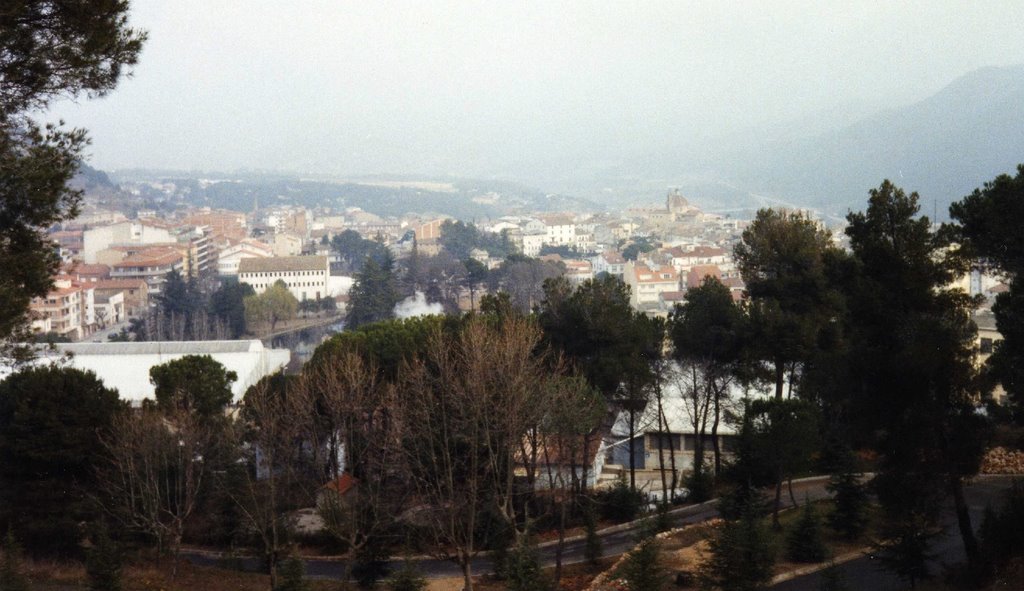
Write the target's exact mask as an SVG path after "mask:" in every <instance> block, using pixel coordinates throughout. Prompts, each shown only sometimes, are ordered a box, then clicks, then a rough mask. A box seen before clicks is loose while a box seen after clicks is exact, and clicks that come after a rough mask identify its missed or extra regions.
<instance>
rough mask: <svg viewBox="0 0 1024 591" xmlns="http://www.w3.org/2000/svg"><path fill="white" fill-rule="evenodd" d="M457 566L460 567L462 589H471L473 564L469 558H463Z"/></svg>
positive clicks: (467, 590)
mask: <svg viewBox="0 0 1024 591" xmlns="http://www.w3.org/2000/svg"><path fill="white" fill-rule="evenodd" d="M459 566H461V567H462V581H463V583H462V591H473V565H471V564H470V562H469V558H468V557H466V558H464V559H463V560H462V564H460V565H459Z"/></svg>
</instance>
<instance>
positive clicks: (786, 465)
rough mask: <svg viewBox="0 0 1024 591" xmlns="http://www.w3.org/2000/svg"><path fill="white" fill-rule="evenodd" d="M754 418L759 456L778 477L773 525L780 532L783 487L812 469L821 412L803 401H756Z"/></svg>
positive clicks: (791, 489) (752, 408)
mask: <svg viewBox="0 0 1024 591" xmlns="http://www.w3.org/2000/svg"><path fill="white" fill-rule="evenodd" d="M748 411H749V413H750V414H751V415H752V416H753V418H754V422H753V426H754V433H755V437H756V442H757V447H758V456H759V458H760V460H761V461H763V462H764V465H765V467H766V468H768V469H769V470H771V472H772V473H773V475H774V477H775V500H774V503H773V506H772V525H773V526H774V527H775V528H776V529H779V528H781V527H782V526H781V524H780V523H779V509H780V507H781V504H782V483H783V481H785V480H786V479H789V480H790V487H789V491H790V500H792V502H793V505H794V506H796V499H793V498H792V495H793V487H792V479H793V475H794V474H799V473H800V472H803V471H805V470H808V469H810V467H811V455H812V454H813V453H814V451H815V450H816V449H817V448H818V422H819V421H818V409H817V408H816V407H815V406H814V405H813V404H812V403H809V402H807V401H804V400H778V399H772V400H755V401H753V402H752V403H751V404H750V406H749V407H748Z"/></svg>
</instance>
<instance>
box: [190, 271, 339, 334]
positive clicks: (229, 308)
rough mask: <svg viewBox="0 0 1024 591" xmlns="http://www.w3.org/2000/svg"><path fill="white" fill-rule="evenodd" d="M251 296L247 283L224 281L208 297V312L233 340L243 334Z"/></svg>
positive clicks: (252, 292)
mask: <svg viewBox="0 0 1024 591" xmlns="http://www.w3.org/2000/svg"><path fill="white" fill-rule="evenodd" d="M253 295H256V292H255V291H253V288H252V286H251V285H249V284H248V283H240V282H238V281H233V280H224V282H223V283H221V286H220V288H219V289H218V290H217V291H215V292H213V294H212V295H211V296H210V312H211V313H212V314H213V315H214V316H216V317H217V318H219V319H221V321H222V322H224V323H225V324H227V326H228V329H229V330H230V335H231V338H233V339H237V338H239V337H241V336H242V335H243V334H245V299H246V298H247V297H250V296H253ZM328 299H329V298H328ZM331 301H333V300H331Z"/></svg>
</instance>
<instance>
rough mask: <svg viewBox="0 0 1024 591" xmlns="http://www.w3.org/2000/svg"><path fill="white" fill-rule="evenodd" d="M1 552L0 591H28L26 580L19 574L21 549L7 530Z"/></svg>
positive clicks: (12, 533) (12, 534)
mask: <svg viewBox="0 0 1024 591" xmlns="http://www.w3.org/2000/svg"><path fill="white" fill-rule="evenodd" d="M2 550H3V560H0V591H29V586H28V579H27V578H26V577H25V575H24V574H22V572H21V547H20V546H19V545H18V542H17V541H16V540H15V539H14V532H12V531H11V530H7V536H6V537H5V538H4V545H3V548H2Z"/></svg>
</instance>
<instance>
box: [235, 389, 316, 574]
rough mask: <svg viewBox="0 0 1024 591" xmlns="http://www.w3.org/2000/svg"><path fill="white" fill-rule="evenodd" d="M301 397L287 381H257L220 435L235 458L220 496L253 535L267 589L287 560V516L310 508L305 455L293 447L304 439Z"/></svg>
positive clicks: (305, 413)
mask: <svg viewBox="0 0 1024 591" xmlns="http://www.w3.org/2000/svg"><path fill="white" fill-rule="evenodd" d="M306 392H307V391H306V390H305V389H304V388H302V387H300V386H298V385H296V384H293V383H292V382H291V381H289V380H271V379H268V378H264V379H263V380H260V381H259V382H258V383H256V384H255V385H253V386H252V387H251V388H249V390H248V391H246V393H245V397H244V398H243V402H242V408H241V412H240V417H239V419H238V420H237V421H235V422H233V423H231V424H230V428H229V429H228V431H227V433H226V436H227V437H228V438H230V440H231V441H232V442H233V443H234V449H235V450H237V453H238V457H237V458H236V461H234V462H232V468H231V469H230V470H229V471H228V473H227V474H225V475H224V478H225V479H224V480H223V481H222V483H221V486H222V491H223V493H224V494H225V495H226V496H227V497H228V498H230V499H231V502H232V503H233V504H234V506H235V508H236V509H237V510H238V512H239V515H240V518H241V522H242V526H243V527H245V528H247V529H248V530H249V531H251V532H252V533H253V534H254V535H255V537H256V539H257V543H258V544H259V548H260V551H261V554H262V557H263V563H264V565H265V566H266V568H267V569H268V571H269V574H270V588H271V589H272V590H273V589H276V588H277V585H278V583H279V573H278V567H279V566H280V565H281V563H282V561H283V560H285V558H287V556H288V549H289V543H290V542H289V540H290V535H291V530H292V526H293V521H292V512H293V511H295V510H296V509H299V508H300V507H309V506H311V505H312V504H313V499H312V494H311V489H312V488H313V486H314V485H318V484H319V480H314V478H316V476H317V475H316V474H315V473H314V472H312V471H311V470H309V462H308V455H307V454H306V453H304V452H303V449H302V446H297V445H296V442H297V441H303V440H309V438H310V433H309V421H308V420H307V419H308V417H309V415H310V409H311V408H312V406H311V404H310V401H309V399H308V397H307V396H306V395H305V394H306Z"/></svg>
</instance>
